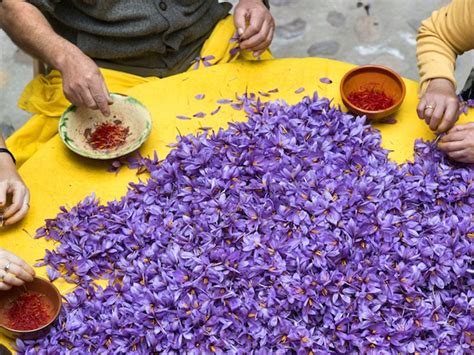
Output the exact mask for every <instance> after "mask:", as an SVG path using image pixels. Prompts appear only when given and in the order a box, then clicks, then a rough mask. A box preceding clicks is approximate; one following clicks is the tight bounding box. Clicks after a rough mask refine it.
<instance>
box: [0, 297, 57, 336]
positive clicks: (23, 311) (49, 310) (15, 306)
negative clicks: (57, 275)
mask: <svg viewBox="0 0 474 355" xmlns="http://www.w3.org/2000/svg"><path fill="white" fill-rule="evenodd" d="M4 312H5V313H6V314H5V318H6V321H7V324H6V325H7V326H8V327H9V328H11V329H15V330H34V329H38V328H41V327H42V326H44V325H46V324H48V322H49V321H51V319H53V316H54V314H53V313H54V312H53V305H52V304H51V303H50V302H49V301H48V299H47V298H46V296H45V295H43V294H41V293H39V292H25V293H23V294H21V295H20V296H19V297H18V298H16V299H15V300H13V301H12V302H11V304H10V306H9V308H7V309H6V310H4Z"/></svg>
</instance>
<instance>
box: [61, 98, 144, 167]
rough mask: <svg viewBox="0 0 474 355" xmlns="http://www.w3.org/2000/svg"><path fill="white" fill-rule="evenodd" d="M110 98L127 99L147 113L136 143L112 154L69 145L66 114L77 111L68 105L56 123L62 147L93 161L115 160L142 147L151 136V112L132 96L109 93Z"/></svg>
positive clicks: (74, 106) (74, 107)
mask: <svg viewBox="0 0 474 355" xmlns="http://www.w3.org/2000/svg"><path fill="white" fill-rule="evenodd" d="M110 96H112V97H114V96H115V97H122V98H127V99H130V100H132V101H133V102H135V103H136V104H138V105H139V106H141V107H142V108H143V109H145V111H146V112H147V113H148V115H147V116H146V118H145V130H144V132H143V133H142V134H141V136H140V137H139V138H138V139H137V140H136V142H135V143H134V144H132V145H130V146H129V147H128V148H127V149H124V150H120V149H119V150H117V151H115V152H114V153H95V154H94V153H92V152H89V151H86V150H82V149H79V148H78V147H76V146H75V145H73V144H71V143H70V140H71V139H70V138H69V137H68V136H67V128H66V126H67V124H66V121H67V114H68V113H70V112H71V111H75V110H76V109H77V106H76V105H70V106H69V107H68V108H67V109H66V110H65V111H64V112H63V113H62V114H61V117H60V118H59V122H58V133H59V137H60V138H61V141H62V142H63V143H64V145H65V146H66V147H68V148H69V149H70V150H71V151H73V152H74V153H76V154H78V155H80V156H82V157H85V158H89V159H95V160H111V159H116V158H119V157H123V156H125V155H127V154H129V153H131V152H133V151H135V150H137V149H138V148H140V147H141V146H142V144H143V143H145V141H146V140H147V139H148V137H149V136H150V134H151V130H152V126H153V121H152V118H151V112H150V111H149V110H148V109H147V107H146V106H145V105H144V104H143V103H141V102H140V101H139V100H137V99H136V98H134V97H133V96H129V95H125V94H121V93H116V92H112V93H110Z"/></svg>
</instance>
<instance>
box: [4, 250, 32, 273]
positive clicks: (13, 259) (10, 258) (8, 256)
mask: <svg viewBox="0 0 474 355" xmlns="http://www.w3.org/2000/svg"><path fill="white" fill-rule="evenodd" d="M0 259H2V260H4V261H3V263H2V264H1V266H0V270H3V269H4V268H5V266H6V265H7V263H8V262H10V263H12V264H16V265H17V266H19V267H20V268H21V269H23V270H24V271H25V272H27V273H28V274H30V275H31V276H35V271H34V270H33V268H32V267H31V266H30V265H28V264H27V263H26V262H25V261H24V260H23V259H22V258H20V257H18V256H16V255H15V254H13V253H10V252H8V251H6V250H3V249H2V250H1V251H0ZM4 271H5V270H4Z"/></svg>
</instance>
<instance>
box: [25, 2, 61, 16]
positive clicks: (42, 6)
mask: <svg viewBox="0 0 474 355" xmlns="http://www.w3.org/2000/svg"><path fill="white" fill-rule="evenodd" d="M61 1H62V0H28V2H29V3H30V4H32V5H34V6H36V7H37V8H38V9H39V10H40V11H41V12H43V13H48V14H51V13H53V12H54V8H55V7H56V4H58V3H60V2H61Z"/></svg>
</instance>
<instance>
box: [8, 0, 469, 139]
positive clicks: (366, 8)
mask: <svg viewBox="0 0 474 355" xmlns="http://www.w3.org/2000/svg"><path fill="white" fill-rule="evenodd" d="M231 2H234V3H235V2H236V1H235V0H233V1H231ZM448 2H449V1H447V0H397V1H395V0H373V1H370V0H369V1H367V0H366V1H356V0H331V1H316V0H270V3H271V5H272V13H273V15H274V17H275V19H276V22H277V29H276V34H275V40H274V42H273V45H272V49H273V52H274V55H275V56H276V57H280V58H281V57H306V56H319V57H327V58H332V59H337V60H341V61H346V62H351V63H356V64H367V63H377V64H384V65H388V66H390V67H392V68H394V69H395V70H397V71H398V72H400V73H401V74H402V75H403V76H405V77H408V78H411V79H417V78H418V73H417V68H416V60H415V44H416V43H415V39H416V32H417V29H418V26H419V24H420V21H421V20H422V19H424V18H426V17H428V16H429V15H430V14H431V12H432V11H433V10H434V9H436V8H438V7H440V6H442V5H444V4H446V3H448ZM0 49H1V50H0V129H1V130H2V131H3V133H4V135H6V136H8V135H10V134H11V133H12V132H13V131H14V130H15V129H18V128H19V127H20V126H22V125H23V124H24V122H26V120H27V119H28V117H29V114H28V113H26V112H22V111H21V110H20V109H18V108H17V107H16V101H17V99H18V97H19V95H20V93H21V91H22V89H23V87H24V86H25V85H26V83H27V82H28V81H29V80H30V79H31V78H32V75H33V68H32V60H31V59H30V58H29V57H28V56H27V55H26V54H24V53H23V52H21V51H19V50H18V49H17V48H16V46H15V45H14V44H13V43H12V42H11V41H10V40H9V39H8V37H7V35H6V34H5V33H4V32H3V31H1V30H0ZM473 65H474V55H473V53H472V52H471V53H467V54H465V55H463V56H462V57H461V58H460V59H459V61H458V67H457V78H458V80H459V82H460V83H461V85H462V83H464V80H465V78H466V77H467V74H468V73H469V71H470V69H471V68H472V66H473Z"/></svg>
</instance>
